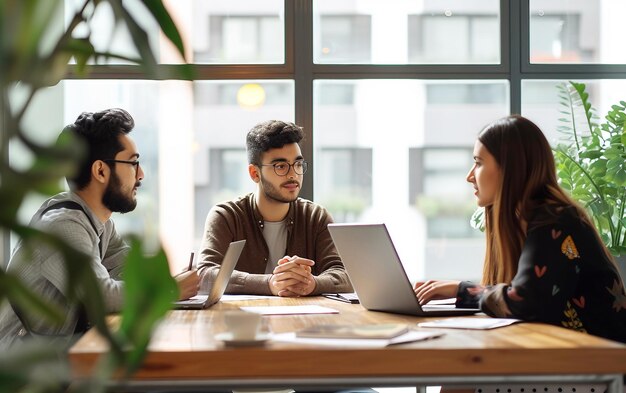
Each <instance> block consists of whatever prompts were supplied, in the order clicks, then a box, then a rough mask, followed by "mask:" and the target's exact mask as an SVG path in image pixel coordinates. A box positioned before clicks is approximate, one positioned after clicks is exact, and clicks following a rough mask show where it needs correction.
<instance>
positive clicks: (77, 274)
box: [0, 0, 190, 392]
mask: <svg viewBox="0 0 626 393" xmlns="http://www.w3.org/2000/svg"><path fill="white" fill-rule="evenodd" d="M129 3H131V2H129V1H123V0H81V1H78V2H74V5H76V6H77V7H76V8H75V9H69V8H66V10H64V9H63V7H71V6H70V5H65V4H64V1H62V0H0V180H1V182H0V206H1V208H0V229H2V230H5V231H6V232H5V233H8V231H11V232H13V233H15V234H17V235H18V236H21V237H23V238H31V239H33V238H34V239H35V240H37V241H41V242H48V243H51V244H54V245H55V246H57V247H58V248H59V250H61V251H62V252H63V253H64V254H65V256H66V264H67V271H68V272H70V273H69V274H68V285H69V287H70V288H71V293H72V298H71V299H69V300H70V301H76V302H80V303H82V304H83V305H85V308H86V309H87V311H88V314H89V317H90V321H91V322H92V323H93V324H94V325H95V327H94V328H96V329H98V331H99V332H100V333H101V335H102V336H103V337H104V338H105V339H106V340H107V341H108V343H109V346H110V348H111V350H110V353H109V356H108V358H107V359H103V361H102V362H101V364H102V367H101V368H99V369H98V370H94V378H93V379H92V380H91V381H83V382H84V383H71V384H70V383H69V382H70V380H69V378H70V377H69V375H70V374H69V367H68V365H67V361H66V359H65V356H64V351H65V349H66V348H65V347H64V345H65V343H62V344H60V345H59V343H55V342H54V341H45V342H44V343H43V344H44V345H42V342H41V341H38V340H31V341H30V342H29V343H28V344H26V345H23V346H19V347H16V348H13V349H12V350H10V351H1V352H0V392H18V391H33V392H34V391H37V392H43V391H45V392H51V391H64V390H70V391H89V392H94V391H101V390H104V382H106V380H107V379H108V378H110V377H111V376H112V375H113V373H116V374H115V375H124V374H126V373H129V372H132V370H133V369H134V368H135V367H137V366H138V365H139V364H140V363H141V360H142V357H143V355H144V353H145V349H146V347H147V345H148V342H149V339H150V336H151V333H152V329H153V327H154V325H155V323H156V322H157V321H158V320H159V319H160V318H161V317H162V316H163V315H164V314H165V312H167V310H168V309H169V308H170V305H171V301H172V300H173V299H174V298H176V297H177V295H176V293H175V292H176V284H175V283H174V281H173V279H172V278H171V277H170V274H169V267H168V265H167V260H166V258H165V254H164V253H163V251H162V250H160V251H159V252H157V253H156V255H155V256H152V257H146V256H144V254H143V252H142V245H141V243H140V242H139V241H138V240H133V241H132V242H131V246H132V247H131V252H130V254H129V256H128V259H127V263H126V270H125V272H124V281H125V302H124V307H123V311H122V322H121V325H120V327H119V329H117V330H116V331H111V330H110V329H109V328H108V326H107V324H106V323H105V316H106V315H105V309H104V306H103V304H104V303H103V300H102V294H101V293H100V291H99V290H98V286H97V285H95V284H94V282H95V276H94V274H93V272H92V271H91V270H90V269H89V268H86V267H88V263H86V259H85V256H84V255H81V254H79V253H77V252H76V251H75V250H73V249H72V247H71V245H67V244H64V243H63V242H62V241H60V240H59V239H58V238H57V237H55V236H54V235H50V234H45V233H41V232H39V231H36V230H34V229H32V228H28V227H27V226H24V225H23V224H21V223H20V222H19V220H18V218H17V212H18V209H19V208H20V206H21V205H22V203H23V201H24V199H25V198H26V197H27V196H28V194H29V193H32V192H36V193H41V194H44V195H50V194H54V193H56V192H58V191H60V189H59V184H60V180H61V179H62V178H63V177H64V176H65V175H66V174H67V173H68V172H69V171H71V170H72V168H73V166H74V163H75V162H76V159H77V158H78V157H79V155H80V152H77V151H76V148H75V147H74V146H75V145H74V144H72V143H71V141H65V142H66V143H65V144H59V145H57V146H45V145H43V144H42V143H41V142H40V141H38V140H37V138H36V135H35V136H33V135H32V134H30V135H29V134H28V133H26V132H25V129H24V128H25V127H24V124H23V117H24V114H25V113H26V111H27V110H28V108H29V107H30V103H31V102H32V100H33V98H34V97H35V96H36V95H37V94H38V93H39V92H40V91H41V90H42V89H44V88H45V87H47V86H52V85H55V84H57V83H58V82H59V81H60V80H61V79H63V78H65V77H66V75H67V74H68V72H73V73H74V75H75V76H78V77H86V76H88V75H89V71H90V66H89V65H88V64H89V62H90V61H94V62H98V61H100V60H106V59H109V58H119V59H123V60H125V61H128V62H131V63H134V64H137V65H138V66H139V67H138V68H140V71H141V72H143V74H144V75H146V77H162V76H161V75H157V72H158V70H159V68H158V67H157V61H156V58H155V55H154V52H153V49H152V48H150V45H149V43H148V35H147V33H146V31H145V30H144V29H143V28H142V27H141V26H140V24H139V23H138V22H137V20H136V19H135V17H134V16H133V14H132V13H131V12H130V9H131V8H133V6H135V7H136V6H138V5H140V4H141V5H143V7H145V9H147V10H148V11H149V13H150V14H151V15H152V17H153V18H154V20H155V21H156V22H157V23H158V25H159V27H160V29H161V31H162V32H163V34H164V36H165V37H167V39H168V40H170V41H171V42H172V43H173V44H174V46H175V47H176V48H177V49H178V51H179V52H180V54H181V55H182V56H183V57H184V49H183V44H182V39H181V37H180V35H179V33H178V30H177V28H176V26H175V25H174V23H173V21H172V19H171V17H170V15H169V13H168V12H167V10H166V9H165V7H164V6H163V3H162V0H137V1H135V3H136V4H132V5H131V4H129ZM139 3H140V4H139ZM107 6H108V7H110V9H111V11H112V12H113V15H114V17H115V18H114V24H115V26H114V28H113V29H112V30H113V31H112V32H111V34H112V36H111V37H113V32H114V30H115V28H118V27H125V28H127V30H128V32H129V33H130V37H131V38H132V44H133V45H134V47H135V48H136V50H137V52H138V54H139V56H138V57H137V58H129V57H128V56H123V55H119V54H116V53H113V52H98V51H97V50H96V49H95V47H94V45H93V43H92V33H91V31H92V27H91V26H90V23H91V21H92V18H93V15H94V13H95V12H96V10H97V9H99V8H100V7H107ZM63 11H67V12H66V14H67V15H70V18H69V20H68V23H67V25H65V26H66V27H65V28H63V23H62V20H61V21H59V19H58V16H59V15H63V14H64V12H63ZM78 27H83V29H82V32H81V33H80V34H79V33H78V29H77V28H78ZM84 27H88V28H87V29H84ZM111 39H113V38H111ZM72 58H73V59H74V60H75V61H76V65H74V66H69V65H68V63H69V61H70V59H72ZM177 70H181V71H182V72H181V73H180V74H178V75H177V77H178V78H181V79H183V78H184V79H188V78H189V77H190V75H189V68H188V66H186V65H183V66H180V67H178V68H177ZM16 92H18V93H19V94H15V93H16ZM16 97H18V98H17V99H16ZM20 97H22V98H23V97H25V99H19V98H20ZM58 131H60V130H58ZM10 143H20V144H22V145H23V146H25V147H26V148H27V149H29V150H30V151H31V152H32V156H33V157H34V159H33V162H32V165H31V166H30V167H29V168H26V169H18V168H14V167H12V165H11V163H10V161H9V154H8V151H9V149H8V146H9V144H10ZM3 266H6V261H3V262H2V263H1V264H0V303H2V302H6V299H9V300H10V301H11V303H12V304H17V305H19V306H20V307H21V308H22V310H23V311H24V312H25V314H38V315H41V316H44V317H46V318H47V319H48V320H49V321H50V323H54V322H55V321H56V322H58V321H59V320H62V318H63V317H64V316H63V315H62V313H60V312H59V311H58V310H57V309H56V308H55V307H54V306H52V305H51V304H49V303H48V302H47V301H46V299H44V298H41V297H40V296H38V295H37V294H36V293H34V292H32V291H31V290H29V289H28V288H27V287H25V286H24V285H22V284H21V282H20V280H19V279H18V278H17V277H16V276H14V275H12V274H11V273H10V272H5V271H4V269H2V267H3Z"/></svg>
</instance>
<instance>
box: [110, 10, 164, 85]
mask: <svg viewBox="0 0 626 393" xmlns="http://www.w3.org/2000/svg"><path fill="white" fill-rule="evenodd" d="M109 3H110V4H111V8H112V9H113V13H114V14H115V17H116V19H118V20H123V21H124V23H125V25H126V27H127V28H128V31H129V33H130V36H131V38H132V40H133V43H134V44H135V48H136V49H137V51H139V56H140V57H141V59H142V63H141V65H142V66H143V68H144V71H145V72H146V73H147V74H148V75H156V73H157V72H156V66H157V61H156V58H155V57H154V53H153V52H152V49H151V48H150V41H149V40H148V34H147V33H146V32H145V30H144V29H143V28H142V27H141V26H140V25H139V24H138V23H137V21H136V20H135V19H134V17H133V16H132V15H131V14H130V13H129V12H128V10H127V9H126V8H125V7H124V5H123V2H122V1H121V0H109Z"/></svg>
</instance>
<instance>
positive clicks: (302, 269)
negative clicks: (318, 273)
mask: <svg viewBox="0 0 626 393" xmlns="http://www.w3.org/2000/svg"><path fill="white" fill-rule="evenodd" d="M313 265H315V262H313V261H312V260H310V259H306V258H300V257H298V256H297V255H294V256H292V257H288V256H285V257H283V258H281V259H280V260H279V261H278V266H276V267H275V268H274V271H273V272H272V277H271V278H270V282H269V285H270V291H272V294H273V295H276V296H285V297H298V296H306V295H309V294H311V293H312V292H313V291H314V290H315V285H316V284H315V278H314V277H313V274H312V273H311V266H313Z"/></svg>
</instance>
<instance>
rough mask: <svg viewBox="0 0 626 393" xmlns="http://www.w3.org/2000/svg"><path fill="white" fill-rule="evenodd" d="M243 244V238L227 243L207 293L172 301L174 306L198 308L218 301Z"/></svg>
mask: <svg viewBox="0 0 626 393" xmlns="http://www.w3.org/2000/svg"><path fill="white" fill-rule="evenodd" d="M245 244H246V241H245V240H239V241H236V242H232V243H230V244H229V245H228V249H227V250H226V254H225V255H224V259H223V260H222V266H221V267H220V271H219V272H218V273H217V277H215V281H214V282H213V286H211V291H210V292H209V294H208V295H196V296H194V297H192V298H190V299H187V300H179V301H177V302H174V308H178V309H185V310H199V309H203V308H207V307H211V306H212V305H214V304H215V303H217V302H219V300H220V299H221V298H222V295H223V294H224V291H226V287H227V286H228V281H229V280H230V276H231V275H232V274H233V270H235V266H236V265H237V261H238V260H239V256H240V255H241V251H243V246H244V245H245Z"/></svg>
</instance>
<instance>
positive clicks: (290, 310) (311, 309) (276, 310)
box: [239, 305, 339, 315]
mask: <svg viewBox="0 0 626 393" xmlns="http://www.w3.org/2000/svg"><path fill="white" fill-rule="evenodd" d="M239 308H240V309H242V310H244V311H248V312H255V313H257V314H262V315H292V314H339V311H337V310H335V309H334V308H330V307H322V306H317V305H310V306H245V307H239Z"/></svg>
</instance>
